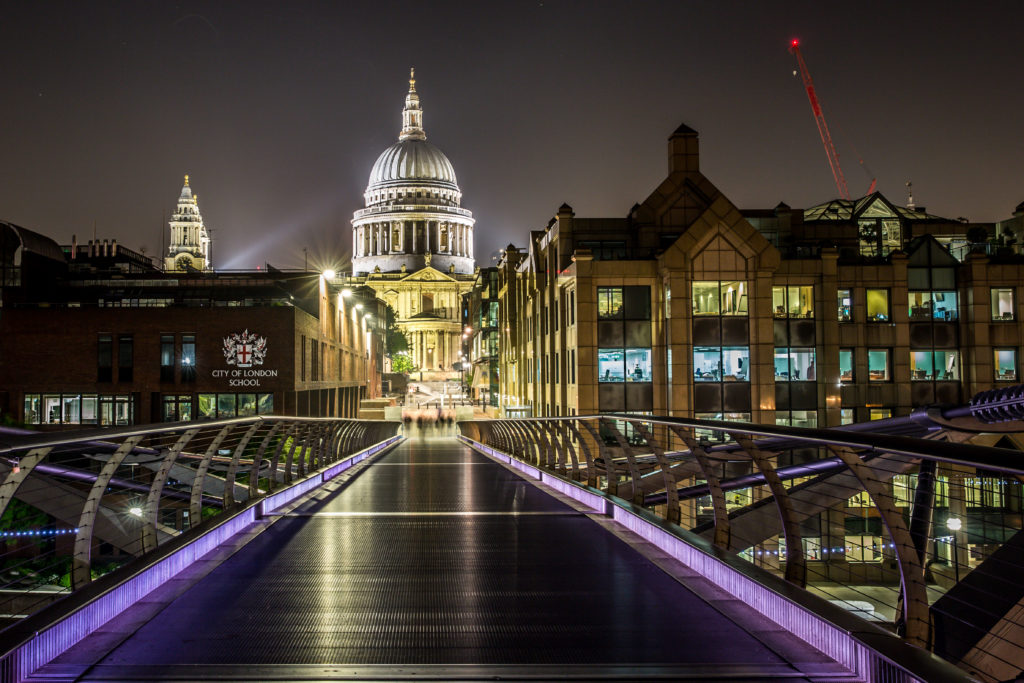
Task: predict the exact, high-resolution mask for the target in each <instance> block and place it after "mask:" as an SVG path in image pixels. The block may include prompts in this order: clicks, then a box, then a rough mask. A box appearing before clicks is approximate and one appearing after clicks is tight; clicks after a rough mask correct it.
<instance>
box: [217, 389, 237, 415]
mask: <svg viewBox="0 0 1024 683" xmlns="http://www.w3.org/2000/svg"><path fill="white" fill-rule="evenodd" d="M236 405H237V397H236V396H235V395H234V394H217V417H220V418H224V417H234V416H235V406H236Z"/></svg>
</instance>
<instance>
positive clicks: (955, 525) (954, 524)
mask: <svg viewBox="0 0 1024 683" xmlns="http://www.w3.org/2000/svg"><path fill="white" fill-rule="evenodd" d="M963 525H964V523H963V522H961V521H960V518H959V517H950V518H949V519H947V520H946V528H948V529H949V530H950V531H960V528H961V527H962V526H963Z"/></svg>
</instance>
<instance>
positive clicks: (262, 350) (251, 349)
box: [224, 330, 267, 368]
mask: <svg viewBox="0 0 1024 683" xmlns="http://www.w3.org/2000/svg"><path fill="white" fill-rule="evenodd" d="M266 355H267V338H266V337H258V336H257V335H256V333H255V332H254V333H252V334H249V330H245V331H244V332H242V333H241V334H239V333H238V332H235V333H234V334H229V335H228V336H226V337H224V360H225V361H227V364H228V365H236V366H238V367H240V368H249V367H252V366H253V365H263V359H264V358H265V357H266Z"/></svg>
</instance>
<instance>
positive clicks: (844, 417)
mask: <svg viewBox="0 0 1024 683" xmlns="http://www.w3.org/2000/svg"><path fill="white" fill-rule="evenodd" d="M853 420H854V418H853V408H840V409H839V424H841V425H852V424H853Z"/></svg>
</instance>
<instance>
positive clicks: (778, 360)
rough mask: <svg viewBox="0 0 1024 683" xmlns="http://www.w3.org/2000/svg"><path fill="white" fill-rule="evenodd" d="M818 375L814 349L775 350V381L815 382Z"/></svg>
mask: <svg viewBox="0 0 1024 683" xmlns="http://www.w3.org/2000/svg"><path fill="white" fill-rule="evenodd" d="M816 375H817V372H816V370H815V367H814V349H786V348H781V349H775V381H777V382H779V381H789V382H813V381H814V380H815V379H817V376H816Z"/></svg>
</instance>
